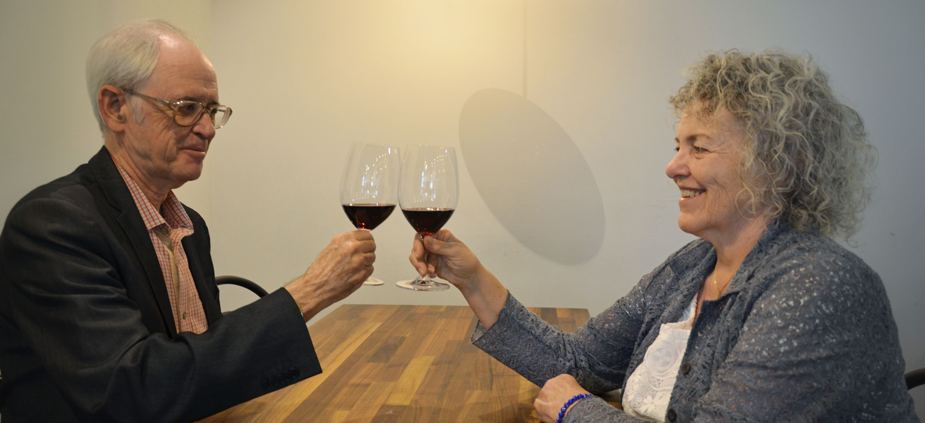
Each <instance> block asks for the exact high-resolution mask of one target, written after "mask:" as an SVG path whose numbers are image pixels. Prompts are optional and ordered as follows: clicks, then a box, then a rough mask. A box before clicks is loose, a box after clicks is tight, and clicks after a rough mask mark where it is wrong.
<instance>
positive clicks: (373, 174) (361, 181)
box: [340, 143, 401, 285]
mask: <svg viewBox="0 0 925 423" xmlns="http://www.w3.org/2000/svg"><path fill="white" fill-rule="evenodd" d="M400 169H401V156H400V155H399V154H398V148H397V147H392V146H384V145H375V144H366V143H353V145H352V146H351V147H350V154H349V155H348V156H347V164H346V165H345V166H344V178H343V180H342V181H341V185H340V186H341V188H340V204H341V205H342V206H343V207H344V212H345V213H347V217H348V218H349V219H350V222H352V223H353V226H356V228H357V229H366V230H370V231H371V230H373V229H375V228H376V226H379V224H381V223H382V222H384V221H385V219H386V218H388V217H389V215H390V214H392V211H393V210H395V204H396V203H398V177H399V174H400V173H399V172H400ZM363 284H364V285H382V284H383V282H382V281H381V280H379V279H376V278H369V279H367V280H366V282H363Z"/></svg>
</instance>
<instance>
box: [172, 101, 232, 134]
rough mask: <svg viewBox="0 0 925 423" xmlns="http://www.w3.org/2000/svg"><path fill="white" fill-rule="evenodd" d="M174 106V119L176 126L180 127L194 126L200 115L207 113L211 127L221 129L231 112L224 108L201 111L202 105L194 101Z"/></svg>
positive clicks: (178, 103)
mask: <svg viewBox="0 0 925 423" xmlns="http://www.w3.org/2000/svg"><path fill="white" fill-rule="evenodd" d="M174 104H175V105H176V109H175V110H176V117H175V119H176V121H177V124H178V125H182V126H190V125H194V124H196V122H197V121H199V119H200V118H201V117H202V113H209V114H210V116H209V118H211V119H212V125H213V126H214V127H215V128H216V129H217V128H221V127H222V125H224V124H225V122H227V121H228V117H229V116H230V115H231V110H229V109H228V107H226V106H218V107H213V108H209V109H203V107H202V105H201V104H199V103H198V102H195V101H178V102H176V103H174Z"/></svg>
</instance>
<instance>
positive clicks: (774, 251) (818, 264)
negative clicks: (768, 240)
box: [747, 229, 889, 307]
mask: <svg viewBox="0 0 925 423" xmlns="http://www.w3.org/2000/svg"><path fill="white" fill-rule="evenodd" d="M767 247H768V248H766V251H765V252H764V254H762V257H760V260H756V262H755V263H753V264H752V265H751V266H750V267H751V269H748V270H747V271H749V272H750V273H751V275H750V277H749V279H750V282H749V284H748V285H750V286H751V287H752V288H753V289H754V292H753V294H755V295H758V296H761V297H763V298H765V299H766V300H767V299H768V298H771V299H777V300H779V301H789V300H794V299H799V300H800V301H799V303H800V304H803V305H804V306H808V305H809V304H812V303H816V304H820V305H823V306H826V307H830V306H831V305H832V304H833V303H835V302H838V303H842V304H846V305H847V304H852V305H853V306H859V305H861V304H865V305H867V306H873V305H874V304H881V305H884V304H888V302H889V301H888V299H887V296H886V289H885V288H884V286H883V282H882V281H881V279H880V276H879V275H877V272H875V271H874V270H873V269H872V268H871V267H870V266H868V265H867V263H865V262H864V260H862V259H861V258H860V257H858V256H857V255H856V254H854V253H853V252H851V251H849V250H848V249H847V248H845V247H844V246H842V245H840V244H839V243H837V242H835V241H834V240H833V239H831V238H829V237H826V236H822V235H817V234H813V233H805V232H798V231H795V230H792V229H788V230H786V231H785V232H784V233H782V234H781V235H780V236H779V237H778V239H777V240H775V241H774V242H773V243H772V245H769V246H767Z"/></svg>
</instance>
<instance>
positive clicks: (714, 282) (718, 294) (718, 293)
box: [713, 278, 732, 298]
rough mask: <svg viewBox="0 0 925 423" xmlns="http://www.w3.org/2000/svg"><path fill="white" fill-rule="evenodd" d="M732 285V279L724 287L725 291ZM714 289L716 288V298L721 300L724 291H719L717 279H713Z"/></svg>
mask: <svg viewBox="0 0 925 423" xmlns="http://www.w3.org/2000/svg"><path fill="white" fill-rule="evenodd" d="M730 283H732V279H729V282H726V283H725V284H724V285H723V290H726V288H728V287H729V284H730ZM713 288H716V298H719V297H721V296H722V295H723V291H720V290H719V285H717V283H716V278H713Z"/></svg>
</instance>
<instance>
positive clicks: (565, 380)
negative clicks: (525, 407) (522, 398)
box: [533, 374, 589, 423]
mask: <svg viewBox="0 0 925 423" xmlns="http://www.w3.org/2000/svg"><path fill="white" fill-rule="evenodd" d="M587 393H589V392H588V391H586V390H585V388H582V387H581V385H579V384H578V381H576V380H575V378H574V377H572V375H569V374H561V375H559V376H556V377H554V378H552V379H549V380H547V381H546V383H545V384H543V389H540V394H539V395H537V396H536V401H533V407H534V408H536V415H537V416H539V418H540V420H542V421H544V422H546V423H555V421H556V418H558V417H559V412H560V411H561V410H562V406H563V405H565V402H566V401H568V400H570V399H572V397H574V396H575V395H579V394H587ZM566 415H568V412H566Z"/></svg>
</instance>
